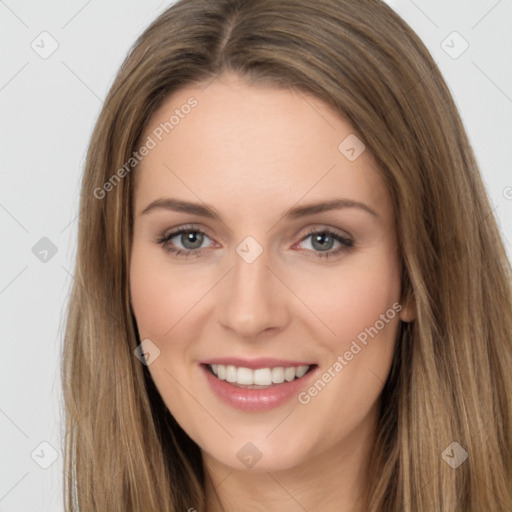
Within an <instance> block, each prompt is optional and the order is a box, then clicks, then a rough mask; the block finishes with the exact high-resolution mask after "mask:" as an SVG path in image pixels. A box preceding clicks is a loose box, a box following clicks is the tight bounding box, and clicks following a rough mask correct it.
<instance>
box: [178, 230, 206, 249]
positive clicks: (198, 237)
mask: <svg viewBox="0 0 512 512" xmlns="http://www.w3.org/2000/svg"><path fill="white" fill-rule="evenodd" d="M184 235H185V242H187V243H189V242H190V243H192V247H187V243H184V244H183V245H184V246H185V247H187V248H188V249H197V248H198V247H200V246H201V243H202V241H203V240H202V234H201V233H195V232H192V231H190V232H189V233H185V234H184ZM194 242H195V244H194Z"/></svg>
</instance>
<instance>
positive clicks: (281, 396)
mask: <svg viewBox="0 0 512 512" xmlns="http://www.w3.org/2000/svg"><path fill="white" fill-rule="evenodd" d="M230 363H231V364H230ZM199 366H200V368H201V370H202V372H203V374H204V376H205V378H206V381H207V384H208V386H209V388H210V391H211V392H212V393H213V396H214V397H215V398H217V399H219V400H220V402H222V403H224V404H227V405H229V406H231V407H233V408H235V409H239V410H242V411H252V412H258V411H266V410H269V409H273V408H275V407H278V406H281V405H283V404H285V403H287V402H289V401H290V400H291V399H292V398H293V397H296V396H297V395H298V393H300V391H302V390H303V389H305V387H306V386H307V385H308V382H309V381H310V379H311V378H312V376H313V375H314V374H316V373H318V372H317V370H318V365H316V364H304V363H302V364H300V363H294V362H291V361H289V362H288V361H278V360H260V361H241V360H238V361H235V360H231V361H228V360H224V361H223V362H220V361H215V362H213V361H211V362H203V363H201V364H200V365H199ZM249 366H252V368H250V367H249Z"/></svg>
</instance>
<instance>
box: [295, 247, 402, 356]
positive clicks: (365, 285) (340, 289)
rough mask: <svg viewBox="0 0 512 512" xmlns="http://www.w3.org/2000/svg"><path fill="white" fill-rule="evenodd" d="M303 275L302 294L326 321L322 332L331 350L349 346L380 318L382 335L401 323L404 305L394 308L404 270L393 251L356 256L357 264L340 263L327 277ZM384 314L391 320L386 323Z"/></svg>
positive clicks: (300, 292)
mask: <svg viewBox="0 0 512 512" xmlns="http://www.w3.org/2000/svg"><path fill="white" fill-rule="evenodd" d="M304 275H307V274H304ZM301 279H302V284H301V291H299V295H300V294H302V295H301V296H302V297H307V303H308V306H310V309H311V310H312V311H314V312H315V314H316V315H317V316H318V318H319V319H320V320H321V321H322V323H323V324H324V328H322V329H320V328H319V330H318V333H320V332H323V334H322V340H323V344H324V345H325V346H326V348H328V349H329V350H330V351H336V352H339V351H340V350H346V349H347V348H346V347H347V346H349V345H350V343H351V341H352V340H354V339H356V338H357V336H358V335H360V334H361V333H363V334H362V336H361V337H362V338H364V333H365V332H366V331H365V330H366V329H369V328H371V327H372V326H374V325H375V324H376V322H377V323H378V324H377V328H378V330H379V331H382V333H379V334H382V336H381V338H383V337H386V336H388V335H389V336H392V334H393V333H392V332H390V331H391V330H393V329H390V328H389V327H393V326H396V325H397V323H398V311H397V310H399V309H401V307H400V306H399V305H398V304H396V305H395V308H393V304H395V303H398V302H399V299H400V271H399V265H398V262H397V259H396V258H395V257H394V255H393V254H392V253H391V252H387V251H381V252H379V253H378V254H377V253H375V254H374V255H371V257H368V258H357V259H356V258H354V262H353V264H352V262H351V263H350V264H348V263H347V265H346V266H343V267H340V269H339V272H336V273H335V274H334V275H333V274H332V273H331V274H326V276H325V279H319V276H318V275H313V274H310V275H309V277H303V278H301ZM305 302H306V300H305ZM386 312H388V314H386ZM381 315H384V316H385V317H386V318H385V320H390V321H389V322H388V321H385V323H384V327H383V326H382V321H381V318H382V317H381Z"/></svg>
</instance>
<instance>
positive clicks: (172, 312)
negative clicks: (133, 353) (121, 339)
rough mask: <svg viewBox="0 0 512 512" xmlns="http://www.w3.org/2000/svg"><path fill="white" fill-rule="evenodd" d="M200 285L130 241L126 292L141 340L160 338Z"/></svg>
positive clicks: (187, 307)
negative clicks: (127, 287)
mask: <svg viewBox="0 0 512 512" xmlns="http://www.w3.org/2000/svg"><path fill="white" fill-rule="evenodd" d="M201 288H202V287H201V286H200V285H199V284H198V281H197V280H191V279H188V278H187V276H186V275H184V273H183V272H182V271H181V272H180V269H179V268H175V269H171V268H170V267H169V265H166V261H165V258H161V257H155V256H154V255H153V256H151V253H150V251H148V250H147V249H145V248H143V247H141V246H140V245H139V244H137V243H134V245H133V250H132V256H131V262H130V294H131V304H132V309H133V312H134V315H135V318H136V320H137V326H138V329H139V334H140V338H141V340H142V339H144V338H150V339H155V340H163V339H164V338H165V337H166V335H169V332H170V331H171V330H172V329H173V328H174V326H175V325H176V324H177V323H178V322H179V321H180V319H181V318H183V317H184V315H186V313H187V311H189V310H190V309H191V308H192V306H193V305H194V303H196V302H197V300H198V297H200V296H201Z"/></svg>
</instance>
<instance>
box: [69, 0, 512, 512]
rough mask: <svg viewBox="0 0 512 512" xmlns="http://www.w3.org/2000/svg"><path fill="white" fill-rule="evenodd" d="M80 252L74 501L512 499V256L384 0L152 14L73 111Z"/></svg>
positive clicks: (251, 503)
mask: <svg viewBox="0 0 512 512" xmlns="http://www.w3.org/2000/svg"><path fill="white" fill-rule="evenodd" d="M325 244H326V245H325ZM75 277H76V282H75V286H74V288H73V291H72V297H71V300H70V305H69V313H68V315H69V316H68V325H67V331H66V337H65V345H64V352H63V366H62V371H63V383H64V396H65V406H66V433H65V435H66V447H65V450H66V461H65V464H66V471H67V477H66V478H67V479H66V510H86V511H87V510H109V511H115V510H119V511H121V510H122V511H126V510H134V511H135V510H144V511H151V510H159V511H163V510H166V511H167V510H168V511H174V510H189V511H192V510H197V511H200V510H208V511H209V512H211V511H220V510H229V511H230V510H237V511H238V510H267V511H268V510H274V509H277V508H279V509H280V510H283V509H284V510H287V511H291V510H310V511H312V510H323V511H329V510H336V511H341V512H345V511H372V512H377V511H379V512H387V511H398V510H401V511H408V512H409V511H410V512H412V511H414V512H418V511H421V512H426V511H442V512H448V511H465V512H468V511H469V512H477V511H481V510H493V511H505V510H510V509H511V508H512V491H511V488H512V486H511V481H512V457H511V453H512V410H511V404H510V396H511V394H512V378H511V372H510V369H511V367H512V346H511V334H512V312H511V311H512V309H511V305H512V293H511V278H510V265H509V262H508V261H507V258H506V255H505V251H504V248H503V244H502V242H501V240H500V236H499V233H498V230H497V227H496V222H495V219H494V217H493V216H492V213H491V209H490V205H489V201H488V199H487V197H486V193H485V190H484V187H483V184H482V180H481V177H480V174H479V171H478V168H477V165H476V163H475V158H474V155H473V152H472V149H471V147H470V145H469V142H468V139H467V136H466V133H465V131H464V127H463V125H462V123H461V120H460V118H459V115H458V113H457V110H456V107H455V105H454V102H453V100H452V98H451V95H450V93H449V91H448V88H447V87H446V84H445V82H444V81H443V79H442V77H441V75H440V73H439V70H438V69H437V67H436V66H435V63H434V62H433V60H432V58H431V57H430V55H429V53H428V51H427V50H426V48H425V47H424V45H423V44H422V43H421V41H420V40H419V38H418V37H417V36H416V35H415V34H414V33H413V31H412V30H411V29H410V28H409V27H408V26H407V25H406V24H405V23H404V21H403V20H401V19H400V18H399V17H398V16H397V15H396V14H395V13H394V12H393V11H392V10H391V9H390V8H388V7H387V6H386V5H385V4H384V3H382V2H380V1H378V0H364V1H361V2H350V1H348V0H321V1H314V2H313V1H307V0H295V1H283V2H271V1H268V0H267V1H265V0H253V1H248V0H245V1H244V0H238V1H237V0H218V1H217V0H215V1H200V0H188V1H184V0H182V1H179V2H178V3H176V4H175V5H173V6H172V7H170V8H169V9H167V10H166V11H165V12H164V13H163V14H162V15H161V16H159V18H158V19H157V20H155V22H153V23H152V24H151V26H150V27H149V28H148V29H147V30H146V31H145V32H144V33H143V34H142V35H141V36H140V38H139V39H138V41H137V42H136V44H135V45H134V47H133V48H132V50H131V52H130V54H129V55H128V57H127V59H126V61H125V62H124V64H123V66H122V68H121V70H120V72H119V74H118V76H117V78H116V80H115V82H114V84H113V85H112V88H111V90H110V92H109V94H108V97H107V99H106V101H105V105H104V108H103V110H102V112H101V114H100V117H99V120H98V122H97V125H96V127H95V130H94V133H93V136H92V140H91V144H90V149H89V152H88V158H87V163H86V169H85V174H84V180H83V184H82V194H81V214H80V224H79V241H78V252H77V262H76V275H75Z"/></svg>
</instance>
